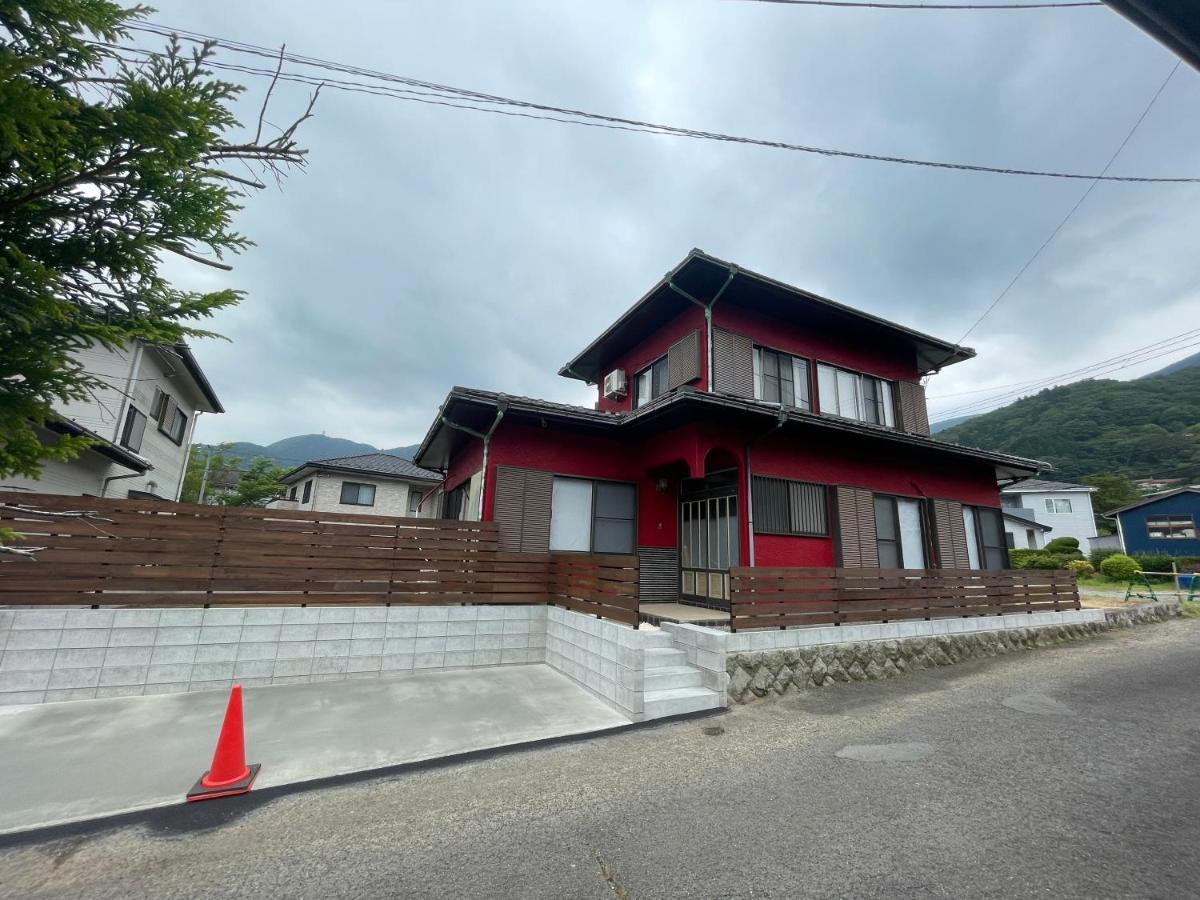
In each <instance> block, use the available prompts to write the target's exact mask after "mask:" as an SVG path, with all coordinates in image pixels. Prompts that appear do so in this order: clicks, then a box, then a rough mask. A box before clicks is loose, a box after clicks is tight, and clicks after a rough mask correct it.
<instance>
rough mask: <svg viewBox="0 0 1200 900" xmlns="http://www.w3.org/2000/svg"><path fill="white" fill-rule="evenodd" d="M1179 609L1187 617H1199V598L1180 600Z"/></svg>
mask: <svg viewBox="0 0 1200 900" xmlns="http://www.w3.org/2000/svg"><path fill="white" fill-rule="evenodd" d="M1179 611H1180V612H1181V613H1183V614H1184V615H1185V616H1187V617H1188V618H1189V619H1200V600H1192V601H1188V600H1183V601H1181V602H1180V604H1179Z"/></svg>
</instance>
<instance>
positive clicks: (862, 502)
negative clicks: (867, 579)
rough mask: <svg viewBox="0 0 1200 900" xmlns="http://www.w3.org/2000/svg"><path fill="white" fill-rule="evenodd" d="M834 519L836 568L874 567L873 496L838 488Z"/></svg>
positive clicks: (876, 557)
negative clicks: (839, 556) (837, 562)
mask: <svg viewBox="0 0 1200 900" xmlns="http://www.w3.org/2000/svg"><path fill="white" fill-rule="evenodd" d="M837 517H838V549H839V550H840V555H841V561H840V564H841V565H842V566H844V567H846V568H851V569H860V568H865V567H878V566H879V545H878V543H877V539H876V535H875V496H874V495H873V494H872V493H871V492H870V491H868V490H865V489H863V488H853V487H845V486H844V485H843V486H841V487H839V488H838V489H837Z"/></svg>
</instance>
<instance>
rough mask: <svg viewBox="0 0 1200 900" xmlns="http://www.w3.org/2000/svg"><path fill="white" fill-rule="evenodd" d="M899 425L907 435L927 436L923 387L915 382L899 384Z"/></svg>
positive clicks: (926, 411) (927, 420) (927, 416)
mask: <svg viewBox="0 0 1200 900" xmlns="http://www.w3.org/2000/svg"><path fill="white" fill-rule="evenodd" d="M900 424H901V425H902V426H903V427H904V430H905V431H907V432H908V433H909V434H929V410H928V408H927V407H926V405H925V386H924V385H922V384H918V383H917V382H915V381H901V382H900Z"/></svg>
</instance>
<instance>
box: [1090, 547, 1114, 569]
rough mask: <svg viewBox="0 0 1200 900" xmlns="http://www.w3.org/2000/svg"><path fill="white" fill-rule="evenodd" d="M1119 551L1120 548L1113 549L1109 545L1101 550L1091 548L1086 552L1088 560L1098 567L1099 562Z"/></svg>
mask: <svg viewBox="0 0 1200 900" xmlns="http://www.w3.org/2000/svg"><path fill="white" fill-rule="evenodd" d="M1120 552H1121V551H1120V550H1114V549H1112V548H1110V547H1106V548H1104V549H1103V550H1093V551H1092V552H1091V553H1089V554H1088V562H1090V563H1091V564H1092V565H1093V566H1095V567H1096V568H1097V569H1099V568H1100V563H1102V562H1104V561H1105V560H1106V559H1108V558H1109V557H1110V556H1116V555H1117V554H1119V553H1120Z"/></svg>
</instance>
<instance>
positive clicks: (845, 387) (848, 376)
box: [817, 363, 896, 428]
mask: <svg viewBox="0 0 1200 900" xmlns="http://www.w3.org/2000/svg"><path fill="white" fill-rule="evenodd" d="M817 396H818V397H819V398H820V401H821V413H822V414H823V415H828V416H841V417H842V418H843V419H857V420H858V421H859V422H868V423H870V424H871V425H883V426H885V427H887V428H895V427H896V402H895V399H894V396H893V390H892V383H891V382H890V381H884V380H883V379H882V378H875V377H874V376H872V375H863V374H861V373H859V372H851V371H849V370H847V369H838V368H836V367H834V366H828V365H825V364H824V363H818V365H817Z"/></svg>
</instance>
